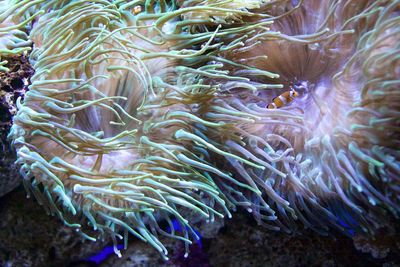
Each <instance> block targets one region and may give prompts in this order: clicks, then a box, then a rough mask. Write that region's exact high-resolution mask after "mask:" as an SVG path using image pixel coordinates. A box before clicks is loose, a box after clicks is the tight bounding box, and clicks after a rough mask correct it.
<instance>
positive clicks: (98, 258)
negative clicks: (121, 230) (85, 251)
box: [86, 244, 124, 264]
mask: <svg viewBox="0 0 400 267" xmlns="http://www.w3.org/2000/svg"><path fill="white" fill-rule="evenodd" d="M117 248H118V249H123V248H124V245H122V244H121V245H117ZM112 254H114V246H106V247H104V248H103V249H102V250H101V251H100V252H99V253H97V254H95V255H93V256H91V257H90V258H88V259H86V261H91V262H94V263H96V264H100V263H101V262H103V261H104V260H106V259H107V258H108V257H109V256H110V255H112Z"/></svg>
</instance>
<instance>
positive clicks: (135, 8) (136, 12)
mask: <svg viewBox="0 0 400 267" xmlns="http://www.w3.org/2000/svg"><path fill="white" fill-rule="evenodd" d="M142 10H143V9H142V6H135V7H134V8H133V9H132V13H133V15H137V14H139V13H140V12H142Z"/></svg>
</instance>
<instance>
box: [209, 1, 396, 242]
mask: <svg viewBox="0 0 400 267" xmlns="http://www.w3.org/2000/svg"><path fill="white" fill-rule="evenodd" d="M399 4H400V2H399V1H326V2H321V1H313V0H309V1H286V2H285V3H282V4H274V5H273V4H271V5H266V6H264V7H263V8H262V9H260V10H258V11H256V12H261V13H268V14H271V16H273V17H274V23H273V24H272V25H271V31H269V32H256V33H254V34H253V36H254V40H252V39H251V38H249V39H247V45H246V46H244V47H238V48H234V49H232V50H229V51H226V52H224V53H222V54H220V55H219V56H220V57H221V58H223V59H224V61H220V62H231V64H230V65H229V67H227V69H229V70H230V71H231V73H232V74H233V75H235V76H240V77H243V78H248V79H249V81H232V80H227V81H221V85H220V86H221V94H220V95H219V96H218V97H216V98H215V99H214V100H213V101H212V102H209V103H207V104H206V107H204V113H203V118H204V119H206V120H210V121H214V122H216V121H221V120H223V121H224V122H226V123H232V124H235V127H233V129H232V130H231V131H230V132H229V133H227V134H226V136H224V139H223V140H222V141H221V142H220V144H221V146H223V147H221V148H220V149H221V150H224V151H228V152H229V153H232V154H235V155H238V156H239V157H242V158H246V159H248V160H250V161H252V162H254V163H256V164H258V165H260V166H264V167H265V169H261V168H257V167H254V166H251V165H248V164H243V163H241V162H240V161H237V160H235V159H233V158H231V157H226V158H225V159H224V160H220V161H219V162H222V163H223V164H221V165H219V168H222V169H229V170H231V172H232V173H234V174H235V179H237V180H247V181H254V183H255V184H256V186H257V188H260V190H262V191H263V192H264V193H263V194H264V196H263V199H264V200H265V202H259V201H254V198H255V196H254V194H252V195H249V196H247V197H246V198H243V197H242V196H240V198H242V200H241V202H242V203H243V202H245V203H248V205H249V209H250V210H251V211H252V212H253V213H254V214H255V216H256V218H258V220H259V222H260V223H262V224H264V225H266V226H267V227H270V228H273V229H283V230H285V231H287V232H291V231H293V230H294V229H296V228H297V227H298V225H299V223H298V222H301V223H302V224H303V225H304V226H306V227H308V228H312V229H314V230H316V231H318V232H320V233H323V234H327V233H328V232H329V229H330V228H335V229H339V230H341V231H343V232H345V233H354V231H356V232H359V233H362V232H364V233H365V232H367V233H369V234H371V233H374V231H375V230H376V229H377V228H379V227H381V226H382V225H384V221H385V220H386V221H387V220H388V218H389V217H388V212H390V213H391V214H393V215H395V216H398V215H399V210H400V202H399V200H400V199H399V194H398V193H399V190H398V189H399V174H400V172H399V171H400V168H399V149H398V147H399V127H398V126H399V122H400V121H399V116H398V115H399V113H398V112H399V104H398V100H399V96H400V95H399V90H398V87H399V82H400V80H399V77H400V61H399V57H398V54H399V48H400V47H399V43H400V42H399V41H400V32H399V25H400V16H399V12H400V10H399V7H400V6H399ZM269 20H270V19H269V18H256V19H253V20H252V21H253V22H254V23H259V22H265V21H269ZM274 34H275V35H276V37H274V36H273V35H274ZM217 62H218V60H217ZM233 63H234V64H233ZM238 63H242V64H247V66H246V67H244V66H240V65H239V64H238ZM235 64H236V65H235ZM276 74H279V75H276ZM210 82H211V83H214V82H215V81H214V80H211V81H210ZM271 83H272V84H274V83H275V86H273V85H271ZM266 84H268V85H266ZM289 90H295V91H296V93H297V94H298V96H297V97H296V98H292V99H291V100H292V102H290V103H287V104H286V105H285V104H283V105H282V106H281V107H280V108H278V109H268V108H267V106H268V104H269V103H272V102H273V101H274V98H276V97H281V98H282V97H283V94H285V92H289ZM283 102H289V101H287V100H285V99H283ZM204 134H205V135H207V138H208V139H210V140H218V138H219V136H221V133H220V132H219V131H209V129H207V131H205V132H204ZM232 192H236V190H232ZM256 199H258V198H256ZM237 201H239V200H237ZM255 203H257V204H258V205H260V206H257V205H255ZM264 213H265V214H264ZM274 216H276V217H277V218H276V217H274ZM265 217H266V218H267V219H268V220H271V222H268V224H267V223H266V221H265V220H263V219H264V218H265ZM380 222H381V223H380Z"/></svg>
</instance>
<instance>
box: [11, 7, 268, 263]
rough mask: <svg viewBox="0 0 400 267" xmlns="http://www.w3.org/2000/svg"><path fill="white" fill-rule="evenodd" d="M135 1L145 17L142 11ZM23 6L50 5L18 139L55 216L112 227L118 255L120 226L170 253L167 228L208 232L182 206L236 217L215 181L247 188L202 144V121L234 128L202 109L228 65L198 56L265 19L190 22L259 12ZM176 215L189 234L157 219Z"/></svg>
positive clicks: (35, 189) (21, 159)
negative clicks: (198, 128) (211, 160)
mask: <svg viewBox="0 0 400 267" xmlns="http://www.w3.org/2000/svg"><path fill="white" fill-rule="evenodd" d="M27 5H29V6H27ZM136 5H142V8H143V12H142V13H139V14H133V13H132V8H133V7H134V6H136ZM17 8H23V9H24V10H25V11H26V12H25V16H29V18H30V20H32V18H33V17H34V16H31V13H33V12H36V11H37V10H40V11H41V10H46V11H47V13H46V14H43V15H40V16H39V17H36V19H35V23H34V24H33V26H32V30H31V31H30V33H29V37H30V39H31V40H32V41H33V44H34V49H33V51H32V53H31V54H30V60H31V63H32V65H33V67H34V69H35V74H34V76H33V77H32V78H31V82H32V84H31V85H30V87H29V89H30V91H29V92H28V93H27V94H26V95H25V99H24V101H23V103H18V108H19V112H18V114H17V115H16V116H15V118H14V126H13V128H12V130H11V132H10V137H11V138H12V139H13V140H14V141H13V145H14V146H15V148H16V149H17V154H18V161H17V162H18V164H20V166H21V174H22V176H23V177H24V180H23V183H24V185H25V187H26V188H27V191H28V192H30V194H33V195H34V196H35V198H36V199H37V201H38V202H39V203H40V204H41V205H43V206H44V207H45V209H46V210H47V211H48V213H50V214H53V215H56V216H58V217H60V218H61V219H62V220H63V221H64V223H65V224H66V225H69V226H71V227H74V228H76V229H77V231H78V232H79V233H81V234H82V235H84V236H85V237H87V238H89V239H91V240H95V237H91V236H88V235H87V234H86V233H84V231H82V229H84V228H85V227H84V226H82V225H81V222H82V217H85V218H86V221H87V222H88V223H89V225H90V226H91V227H92V228H93V229H94V230H98V231H99V232H100V235H101V234H103V233H106V234H109V235H111V237H112V239H113V241H114V244H115V246H114V249H115V252H116V253H117V254H119V251H118V250H117V245H116V244H117V238H122V236H121V235H120V233H122V234H123V236H124V237H125V241H127V237H128V233H131V234H133V235H134V236H136V237H138V238H140V239H142V240H144V241H146V242H149V243H150V244H151V245H152V246H153V247H155V248H156V249H157V250H158V251H159V252H160V253H162V254H163V255H164V256H165V257H166V255H167V251H166V248H165V247H164V246H163V244H161V243H160V241H159V240H158V235H160V234H161V235H165V236H170V237H173V238H176V239H179V240H182V241H184V242H185V243H186V245H187V244H190V243H191V241H190V240H189V238H190V237H189V236H190V235H191V236H195V237H197V236H196V234H195V232H194V231H193V230H192V228H191V226H190V224H189V222H188V220H187V219H185V218H184V217H183V216H182V215H181V212H180V209H178V207H183V210H184V209H187V210H191V211H193V212H196V213H197V214H198V215H199V216H202V217H204V218H205V219H207V220H213V219H214V216H219V217H223V216H224V215H228V216H230V212H229V210H228V208H227V207H226V203H225V200H224V196H223V194H222V193H221V192H220V189H219V188H218V187H217V186H216V184H215V182H214V181H213V179H212V177H213V176H214V175H220V176H222V177H223V178H224V179H227V180H229V181H230V182H232V183H234V184H237V185H239V186H243V187H248V186H247V185H245V184H241V183H239V182H237V181H235V180H234V179H233V178H232V177H231V175H229V174H225V173H223V172H222V171H220V170H218V169H215V168H214V167H213V166H211V165H210V164H208V162H207V160H206V159H204V154H207V152H206V148H207V147H204V146H203V145H201V144H198V145H195V146H194V145H192V143H191V141H192V140H195V138H198V137H197V136H195V135H193V134H192V133H191V132H192V130H193V128H192V125H194V124H196V123H198V124H202V125H205V126H208V127H214V128H220V127H224V125H225V124H224V123H222V122H221V123H210V122H208V121H205V120H203V119H201V118H199V117H197V116H196V115H194V114H193V109H194V108H195V105H196V104H197V102H199V101H201V100H202V99H207V98H212V97H213V96H214V95H215V94H216V92H217V90H218V86H216V85H204V84H203V83H202V77H213V76H221V75H222V73H223V72H221V71H218V70H216V68H217V67H218V66H214V67H213V66H201V64H200V63H199V62H201V61H204V59H203V58H202V57H204V56H206V57H208V56H210V54H212V53H216V52H215V51H217V50H224V49H225V50H226V49H229V47H231V46H235V44H234V43H227V44H225V43H224V42H223V41H222V37H224V36H225V35H229V37H230V39H234V38H235V37H237V36H242V35H243V33H245V32H247V31H248V29H249V28H258V27H261V26H262V25H264V24H265V23H260V24H258V25H255V26H249V25H246V24H244V23H238V22H236V23H238V25H234V26H232V27H231V26H230V24H229V23H226V25H225V27H226V29H225V28H224V26H221V24H215V23H214V22H213V21H209V22H208V26H209V27H214V29H213V30H211V31H207V32H198V33H196V32H194V33H190V29H192V28H193V27H194V26H195V25H197V24H201V25H204V21H200V22H198V21H197V20H196V18H193V19H192V20H190V19H188V20H185V21H180V20H179V18H180V16H181V15H183V14H186V13H191V14H193V12H197V11H201V12H204V11H207V12H208V13H209V14H210V15H212V13H213V12H216V13H217V14H218V16H223V15H224V14H225V12H226V13H227V14H229V16H231V15H232V14H236V13H237V14H238V17H239V15H240V16H250V15H252V14H251V13H249V12H248V11H246V10H242V9H241V10H238V9H227V8H224V7H220V6H219V4H218V2H214V3H212V4H210V5H206V4H204V5H201V6H196V7H182V8H178V7H176V6H175V5H174V4H173V3H166V2H164V1H161V2H157V3H155V2H146V3H142V2H138V1H136V2H125V1H114V2H110V1H102V0H100V1H92V2H90V3H89V2H87V1H66V2H65V1H36V3H35V5H31V4H26V5H22V7H19V6H17V4H14V5H9V9H7V10H13V9H14V10H16V9H17ZM40 11H39V12H40ZM6 12H8V11H6ZM241 38H242V37H241ZM196 65H197V66H198V65H200V67H197V66H196ZM175 133H176V134H178V133H181V134H183V136H185V137H186V138H189V141H181V140H177V139H176V138H175V136H174V134H175ZM190 135H193V137H191V136H190ZM193 138H194V139H193ZM224 153H225V154H227V153H226V152H224ZM232 156H233V157H236V158H238V157H237V156H234V155H232ZM242 160H243V161H246V160H244V159H242ZM172 219H176V220H177V221H178V222H179V223H180V224H181V226H182V227H181V228H182V229H183V233H182V236H180V235H179V234H178V233H176V232H172V233H168V232H166V231H165V230H163V229H162V227H160V226H159V224H158V223H159V222H160V221H166V222H167V223H168V224H170V225H172V222H171V220H172ZM125 244H127V243H125Z"/></svg>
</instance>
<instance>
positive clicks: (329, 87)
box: [0, 0, 400, 258]
mask: <svg viewBox="0 0 400 267" xmlns="http://www.w3.org/2000/svg"><path fill="white" fill-rule="evenodd" d="M5 3H6V5H5V8H4V7H3V8H4V10H2V13H1V17H0V18H1V20H0V22H1V23H3V24H1V25H4V23H8V22H7V21H12V22H13V23H14V24H13V25H14V26H12V27H15V29H16V30H20V31H21V27H25V26H26V25H27V26H29V27H28V30H30V32H29V40H31V41H32V42H33V50H32V52H31V54H30V61H31V63H32V65H33V67H34V69H35V71H36V73H35V74H34V76H33V77H32V78H31V81H32V84H31V85H30V87H29V89H30V91H29V92H28V93H27V94H26V96H25V99H24V100H23V102H19V104H18V108H19V111H18V114H17V115H16V116H15V118H14V126H13V127H12V130H11V132H10V138H11V139H12V140H13V145H14V147H15V148H16V150H17V154H18V160H17V162H18V164H20V166H21V174H22V176H23V183H24V185H25V187H26V188H27V191H28V192H29V193H30V194H33V195H34V196H35V198H36V199H37V201H38V202H39V203H40V204H41V205H43V206H44V207H45V209H46V210H47V211H48V213H50V214H53V215H56V216H58V217H59V218H61V219H62V220H63V221H64V223H65V224H66V225H69V226H71V227H74V228H76V230H77V232H79V233H81V234H82V235H83V236H85V237H86V238H88V239H91V240H96V238H98V237H101V236H102V235H103V234H106V235H109V236H111V238H112V239H113V241H114V249H115V252H116V253H117V254H119V255H120V252H119V251H118V249H117V239H118V238H120V239H122V238H124V240H125V245H126V244H127V237H128V235H129V233H130V234H132V235H134V236H136V237H137V238H139V239H142V240H143V241H146V242H149V243H150V244H151V245H152V246H153V247H154V248H156V249H157V250H158V251H159V252H160V253H162V255H163V256H164V257H165V258H167V256H166V255H167V250H166V248H165V247H164V245H163V244H162V243H161V242H160V241H159V236H160V235H164V236H168V237H171V238H175V239H178V240H182V241H183V242H185V245H186V251H187V245H188V244H191V242H192V241H191V240H190V239H191V237H195V238H196V237H197V235H196V233H195V232H194V230H193V229H192V226H191V224H190V222H189V221H188V218H189V217H187V216H184V215H183V214H187V211H189V213H193V214H196V216H200V217H202V218H204V219H205V220H208V221H213V220H214V218H215V216H218V217H224V216H228V217H231V213H230V211H232V210H235V209H236V208H238V207H241V208H244V209H247V210H248V211H249V212H251V213H253V214H254V215H255V217H256V219H257V221H258V222H259V223H260V224H263V225H265V226H266V227H268V228H271V229H275V230H279V229H283V230H285V231H287V232H291V231H293V230H294V229H296V227H298V225H299V223H298V222H301V223H302V224H303V225H304V226H306V227H309V228H312V229H314V230H316V231H318V232H320V233H323V234H326V233H328V232H329V229H330V228H335V229H339V230H341V231H343V232H349V231H350V230H353V229H355V230H356V231H359V232H369V233H371V232H373V231H374V230H375V229H377V228H379V223H377V220H379V219H380V220H383V219H381V218H379V217H382V215H386V213H387V212H388V211H390V212H392V214H394V215H398V212H399V204H400V203H399V197H398V188H399V171H400V169H399V150H398V148H397V147H398V145H399V143H398V142H399V141H398V140H399V139H398V134H399V130H398V129H399V128H398V123H399V120H398V114H399V113H398V110H399V106H398V101H397V100H398V96H399V94H398V92H397V91H398V90H396V88H397V87H398V84H399V76H400V75H399V72H400V68H399V60H398V56H397V54H398V51H399V45H398V44H399V43H400V42H399V40H400V37H399V30H398V26H399V25H400V21H399V16H398V15H399V10H398V9H399V1H385V0H380V1H357V2H355V1H339V0H332V1H328V2H326V3H321V2H320V1H316V0H315V1H314V0H309V1H236V0H231V1H122V0H116V1H108V0H97V1H90V2H88V1H60V0H52V1H44V0H36V1H7V2H5ZM138 10H139V11H141V12H138ZM250 10H251V12H250ZM11 14H14V15H12V16H11ZM32 21H33V22H32ZM7 27H9V26H7ZM2 31H3V32H5V31H4V30H0V33H1V32H2ZM22 32H24V31H22ZM25 34H27V33H25ZM23 37H24V38H22V39H21V40H22V41H20V40H17V39H15V40H16V41H14V43H13V44H12V45H11V47H8V48H7V49H8V50H10V51H11V50H12V49H13V50H12V51H14V52H13V53H19V52H21V51H22V50H18V48H17V46H21V47H23V48H22V49H23V51H27V50H28V49H29V48H28V47H27V46H28V45H29V43H25V42H27V38H25V37H26V36H25V35H24V36H23ZM0 40H2V39H0ZM19 41H20V42H19ZM17 43H19V45H18V44H17ZM3 54H4V53H3ZM290 88H291V89H292V90H295V91H296V92H297V93H298V94H299V96H298V97H297V98H295V99H291V100H292V102H290V103H287V104H286V105H282V106H279V108H278V109H268V108H267V106H268V104H269V103H271V102H273V101H274V98H275V97H279V95H282V94H284V93H285V92H286V91H288V90H290ZM287 102H289V101H287ZM173 219H175V220H177V221H178V223H179V224H180V225H181V227H180V228H181V229H182V233H177V232H175V231H174V230H173V223H172V220H173ZM161 222H166V223H167V224H169V225H170V229H172V232H168V231H166V230H165V229H164V228H163V227H162V226H161ZM86 224H87V225H86ZM87 226H89V227H91V228H93V229H94V230H97V231H98V233H99V235H98V236H89V235H88V234H87V232H86V231H85V229H87V228H88V227H87Z"/></svg>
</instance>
